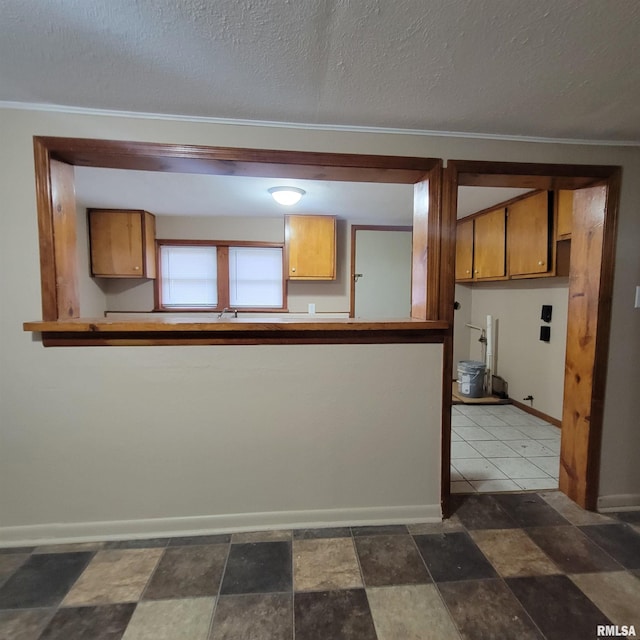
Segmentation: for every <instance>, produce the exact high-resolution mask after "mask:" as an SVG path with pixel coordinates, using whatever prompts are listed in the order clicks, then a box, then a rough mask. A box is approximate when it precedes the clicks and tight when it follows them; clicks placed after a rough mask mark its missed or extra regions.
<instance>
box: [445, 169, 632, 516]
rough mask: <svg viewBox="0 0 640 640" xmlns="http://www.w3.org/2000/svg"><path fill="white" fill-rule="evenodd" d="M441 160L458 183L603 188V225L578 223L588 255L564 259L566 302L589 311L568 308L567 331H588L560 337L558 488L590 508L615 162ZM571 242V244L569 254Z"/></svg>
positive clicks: (609, 285)
mask: <svg viewBox="0 0 640 640" xmlns="http://www.w3.org/2000/svg"><path fill="white" fill-rule="evenodd" d="M448 166H449V167H450V168H451V170H452V171H454V172H455V173H456V174H457V182H458V184H459V185H460V186H495V187H528V188H532V189H542V190H556V189H572V190H578V189H583V188H587V187H590V186H594V185H595V184H597V185H602V186H603V187H604V188H605V190H606V199H605V204H604V210H603V211H602V213H601V215H602V223H603V228H602V232H601V233H600V231H597V232H596V229H595V228H593V227H592V228H591V229H590V230H587V228H585V227H584V226H583V230H582V235H583V242H587V239H588V242H589V243H590V244H591V248H590V249H589V252H588V253H589V255H591V258H587V259H586V260H583V261H582V263H583V264H582V265H581V266H580V267H578V266H577V264H574V262H575V261H574V259H573V256H572V261H571V276H570V279H569V299H570V307H571V304H572V301H574V303H575V302H576V301H581V303H582V304H584V305H585V306H586V308H588V309H589V311H588V312H587V315H588V318H586V317H579V316H580V314H578V313H572V312H571V308H570V312H569V329H568V333H569V331H571V330H572V323H573V331H575V332H577V334H579V333H580V331H581V328H580V327H582V330H583V332H584V331H586V329H585V326H586V325H588V326H589V331H590V336H589V337H587V336H583V339H580V338H577V339H572V340H569V339H568V340H567V357H566V371H567V373H566V375H565V403H564V404H565V406H564V409H563V429H562V444H561V467H560V489H561V491H563V492H564V493H566V494H567V495H568V496H569V497H570V498H571V499H573V500H575V501H576V502H577V503H578V504H579V505H580V506H582V507H583V508H586V509H592V510H593V509H595V508H596V502H597V494H598V482H599V458H600V447H601V435H602V420H603V405H604V393H605V381H606V371H607V354H608V345H609V331H610V322H611V297H612V290H613V269H614V257H615V232H616V220H617V209H618V203H619V192H620V178H621V169H620V167H615V166H586V165H554V164H527V163H500V162H477V161H449V163H448ZM596 223H597V221H596ZM595 236H599V238H595ZM575 239H576V238H575V235H574V234H573V233H572V245H574V244H576V245H577V243H575ZM594 242H595V244H594ZM596 245H597V246H596ZM574 248H575V247H572V253H573V249H574ZM578 275H580V277H581V278H582V279H583V280H587V281H590V282H591V283H593V285H590V286H588V287H584V288H583V287H582V286H580V285H579V283H578V281H577V276H578ZM582 316H584V313H582ZM594 344H595V346H593V345H594ZM586 346H589V349H586ZM571 379H573V380H574V381H575V382H576V383H577V384H580V383H581V384H582V387H583V388H584V386H585V385H588V386H589V388H588V393H580V394H579V393H575V392H574V390H573V389H572V388H571V386H570V381H571ZM578 420H580V421H581V425H582V426H581V427H580V429H575V428H574V429H571V427H570V425H571V423H572V422H575V421H578ZM585 429H586V432H585V433H582V435H581V436H580V438H579V439H578V440H575V434H579V433H581V432H584V431H585ZM571 434H573V435H571ZM579 442H581V443H582V444H579Z"/></svg>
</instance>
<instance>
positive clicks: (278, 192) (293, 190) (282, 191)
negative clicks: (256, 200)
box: [269, 187, 306, 207]
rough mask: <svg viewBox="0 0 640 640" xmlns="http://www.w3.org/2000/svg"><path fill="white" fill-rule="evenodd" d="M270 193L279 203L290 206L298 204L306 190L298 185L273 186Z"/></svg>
mask: <svg viewBox="0 0 640 640" xmlns="http://www.w3.org/2000/svg"><path fill="white" fill-rule="evenodd" d="M269 193H270V194H271V195H272V196H273V199H274V200H275V201H276V202H277V203H278V204H283V205H285V206H287V207H290V206H292V205H294V204H298V202H300V199H301V198H302V196H303V195H304V194H305V193H306V191H305V190H304V189H298V188H297V187H271V189H269Z"/></svg>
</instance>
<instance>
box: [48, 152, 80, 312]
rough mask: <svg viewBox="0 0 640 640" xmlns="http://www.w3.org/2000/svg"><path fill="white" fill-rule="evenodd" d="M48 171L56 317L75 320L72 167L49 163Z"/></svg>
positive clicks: (74, 233)
mask: <svg viewBox="0 0 640 640" xmlns="http://www.w3.org/2000/svg"><path fill="white" fill-rule="evenodd" d="M49 170H50V175H51V208H52V212H53V254H54V259H55V298H56V306H57V317H58V318H77V317H79V316H80V302H79V299H78V252H77V245H76V215H77V214H76V195H75V189H74V180H73V177H74V176H73V167H72V166H71V165H68V164H65V163H64V162H60V161H59V160H51V161H50V163H49Z"/></svg>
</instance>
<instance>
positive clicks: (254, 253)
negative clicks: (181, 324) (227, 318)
mask: <svg viewBox="0 0 640 640" xmlns="http://www.w3.org/2000/svg"><path fill="white" fill-rule="evenodd" d="M283 253H284V252H283V247H282V245H281V244H270V243H256V242H228V243H227V242H218V241H201V240H200V241H195V240H194V241H189V240H158V256H159V257H158V271H159V274H158V275H159V277H158V281H157V285H156V309H157V310H158V311H172V310H180V311H185V310H194V311H201V310H209V311H216V310H221V309H224V308H226V307H233V308H234V309H243V310H246V311H253V310H256V311H271V310H274V311H275V310H277V311H282V310H285V308H286V304H285V301H286V282H285V280H284V263H283V259H284V258H283Z"/></svg>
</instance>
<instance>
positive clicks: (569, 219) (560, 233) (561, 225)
mask: <svg viewBox="0 0 640 640" xmlns="http://www.w3.org/2000/svg"><path fill="white" fill-rule="evenodd" d="M556 207H557V210H558V216H557V227H556V238H558V239H559V240H568V239H569V238H571V228H572V227H573V191H566V190H563V189H561V190H560V191H558V192H557V200H556Z"/></svg>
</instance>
